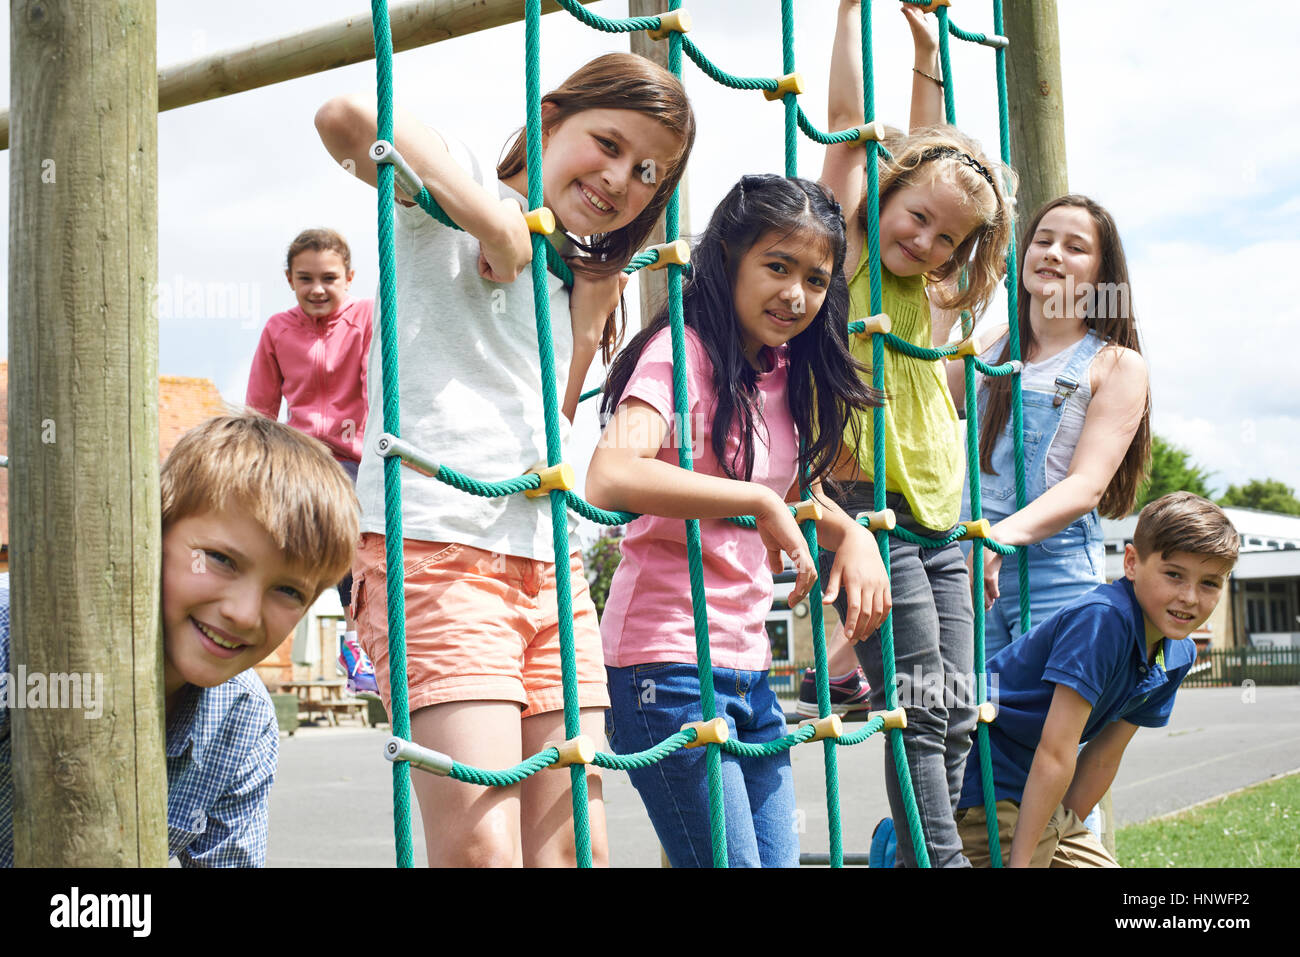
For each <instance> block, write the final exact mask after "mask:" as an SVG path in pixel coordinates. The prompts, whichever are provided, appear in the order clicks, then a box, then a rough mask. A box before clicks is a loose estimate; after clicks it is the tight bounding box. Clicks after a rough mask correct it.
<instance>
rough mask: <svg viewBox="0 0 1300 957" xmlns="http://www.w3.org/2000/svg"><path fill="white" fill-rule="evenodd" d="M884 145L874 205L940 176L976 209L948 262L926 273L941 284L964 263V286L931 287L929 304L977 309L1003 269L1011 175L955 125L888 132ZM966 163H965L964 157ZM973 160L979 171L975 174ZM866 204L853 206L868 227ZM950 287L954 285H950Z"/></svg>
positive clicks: (1012, 187) (1013, 183)
mask: <svg viewBox="0 0 1300 957" xmlns="http://www.w3.org/2000/svg"><path fill="white" fill-rule="evenodd" d="M885 147H886V149H888V150H889V151H890V153H891V154H892V156H891V157H890V158H888V159H887V158H885V156H884V154H883V153H882V154H881V158H880V183H879V190H878V191H879V193H880V208H881V209H882V210H883V209H884V208H885V203H886V202H888V200H889V197H890V196H892V195H893V194H894V192H895V191H897V190H900V189H906V188H907V187H909V186H916V185H919V184H922V183H928V182H934V181H935V180H941V181H943V182H947V183H951V184H952V185H954V186H956V187H957V188H958V189H960V190H961V191H962V193H963V194H964V195H965V196H966V197H967V198H968V201H969V203H970V205H971V206H972V207H973V208H974V209H975V211H976V213H978V215H979V218H980V222H979V225H978V226H976V227H975V228H974V229H973V230H971V233H970V235H969V236H967V237H966V238H965V239H964V240H963V241H962V242H961V244H960V245H958V246H957V248H956V249H954V250H953V253H952V256H951V257H949V259H948V261H947V262H946V263H944V264H943V265H942V266H940V267H939V268H938V269H936V270H935V271H934V272H932V273H930V274H929V275H928V278H929V280H930V281H931V282H932V283H936V284H942V283H944V281H945V280H947V279H949V278H951V277H952V276H954V275H956V274H957V272H958V271H959V270H960V269H961V268H962V267H963V266H966V267H967V280H968V282H967V286H966V288H965V289H960V290H959V289H955V288H954V289H953V291H952V292H951V293H950V294H945V293H944V292H943V291H942V289H941V288H940V287H939V286H938V285H936V286H932V287H931V293H932V299H933V301H934V303H935V305H937V306H939V307H940V308H942V309H954V310H960V309H970V310H971V311H972V312H975V313H977V314H978V313H980V312H983V311H984V309H985V308H986V307H987V306H988V304H989V301H990V300H991V299H992V298H993V293H994V291H995V290H996V288H997V284H998V280H999V279H1001V278H1002V274H1003V273H1004V272H1005V271H1006V258H1007V244H1008V243H1009V242H1010V241H1011V226H1012V215H1011V203H1010V198H1011V196H1013V195H1014V194H1015V190H1016V176H1015V173H1013V172H1012V171H1011V169H1010V168H1009V167H1006V166H1003V165H1002V164H1000V163H994V162H993V161H992V160H990V159H988V158H987V157H986V156H985V155H984V153H983V151H981V150H980V147H979V144H978V143H976V142H975V140H973V139H971V138H970V137H969V136H967V135H966V134H965V133H963V132H962V131H961V130H959V129H957V127H955V126H932V127H926V128H924V129H919V130H916V131H915V132H913V133H912V134H911V135H906V134H903V133H901V132H900V131H898V130H893V129H891V130H889V131H888V133H887V136H886V138H885ZM968 160H969V161H970V162H967V161H968ZM972 163H974V164H978V165H979V166H980V168H981V169H982V170H984V172H985V173H987V174H988V178H987V179H986V178H985V177H984V175H983V174H982V173H980V172H977V171H976V169H975V167H974V166H972V165H971V164H972ZM867 212H868V208H867V204H866V203H865V202H863V203H860V204H859V206H858V224H859V225H860V226H861V227H862V231H863V233H864V234H866V232H867V231H868V226H867ZM953 285H954V286H955V285H956V284H955V283H954V284H953Z"/></svg>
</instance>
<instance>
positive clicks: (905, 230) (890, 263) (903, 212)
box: [880, 179, 980, 276]
mask: <svg viewBox="0 0 1300 957" xmlns="http://www.w3.org/2000/svg"><path fill="white" fill-rule="evenodd" d="M979 223H980V217H979V213H978V211H977V210H976V209H975V207H974V206H973V205H972V204H971V202H970V200H969V198H968V197H967V196H966V194H965V193H964V192H963V191H962V190H961V188H960V187H958V186H956V185H955V184H953V183H950V182H948V181H946V180H942V179H931V180H929V181H923V182H918V183H914V184H912V185H910V186H900V187H899V188H898V189H896V190H894V191H893V192H892V193H890V195H889V198H888V199H887V200H886V201H885V204H884V206H882V207H881V210H880V261H881V262H882V263H884V266H885V268H886V269H888V270H889V271H890V272H892V273H893V274H894V275H895V276H920V275H923V274H925V273H929V272H933V271H934V270H936V269H938V268H939V267H940V266H942V265H943V264H944V263H946V262H947V261H948V260H949V259H951V258H952V254H953V253H954V252H955V251H956V249H957V247H958V246H960V245H961V244H962V242H963V241H964V240H965V239H966V237H967V236H969V235H970V234H971V231H972V230H974V229H975V227H976V226H978V225H979Z"/></svg>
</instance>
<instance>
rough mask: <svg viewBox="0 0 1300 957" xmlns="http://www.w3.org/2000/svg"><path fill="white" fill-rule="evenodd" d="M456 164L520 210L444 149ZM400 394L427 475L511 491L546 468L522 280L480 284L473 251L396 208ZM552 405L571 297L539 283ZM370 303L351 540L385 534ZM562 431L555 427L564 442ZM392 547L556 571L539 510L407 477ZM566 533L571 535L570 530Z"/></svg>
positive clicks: (462, 157)
mask: <svg viewBox="0 0 1300 957" xmlns="http://www.w3.org/2000/svg"><path fill="white" fill-rule="evenodd" d="M444 140H445V141H446V143H447V148H448V150H449V151H450V153H451V156H452V159H454V160H455V161H456V162H457V164H459V165H460V166H461V168H462V169H464V170H465V171H466V172H468V173H469V174H470V175H471V176H472V177H473V178H474V180H475V181H476V182H478V183H479V184H480V185H482V186H484V187H485V188H487V189H488V190H492V189H494V188H495V191H496V193H497V194H498V195H499V196H500V197H501V198H502V199H506V198H510V199H516V200H518V201H519V202H520V203H522V204H523V205H524V206H525V207H526V206H527V202H526V199H525V197H523V196H521V195H520V194H519V193H517V192H516V191H515V190H513V189H511V188H510V187H509V186H506V185H505V184H504V183H502V182H500V181H499V180H498V179H497V178H496V167H495V165H494V164H492V163H485V162H483V161H482V159H481V158H480V157H478V156H476V155H473V154H472V153H471V152H470V151H469V149H468V148H467V147H466V146H465V145H464V144H462V143H459V142H457V141H454V140H450V139H446V138H444ZM394 227H395V228H394V246H395V250H396V255H395V260H396V269H397V340H398V346H397V349H398V381H399V383H400V410H401V429H400V434H401V437H402V438H403V439H405V440H406V441H408V442H410V443H412V444H413V445H415V446H416V447H417V448H419V449H420V450H421V451H423V452H425V453H427V454H428V455H429V457H430V458H432V459H433V460H434V461H436V462H438V463H440V464H442V465H445V466H447V467H449V468H453V469H455V470H456V471H458V472H462V473H464V474H465V475H468V476H469V477H471V478H474V479H478V480H480V481H484V482H499V481H503V480H505V479H509V478H515V477H516V476H518V475H521V474H522V473H523V472H525V471H527V470H528V469H529V468H531V467H532V466H534V465H536V464H537V463H539V462H542V463H543V464H544V463H545V460H546V422H545V417H544V414H543V407H542V382H541V375H540V371H539V370H540V360H539V358H538V350H537V324H536V318H535V316H534V311H533V280H532V273H531V267H530V268H528V269H525V270H524V271H523V272H522V273H520V275H519V277H518V278H517V279H516V280H515V281H514V282H513V283H508V284H502V283H494V282H489V281H488V280H486V279H482V278H480V277H479V274H478V257H479V241H478V240H477V239H476V238H474V237H473V236H472V235H470V234H469V233H466V232H461V231H459V230H455V229H451V228H450V227H448V226H444V225H442V224H441V223H439V222H437V221H436V220H434V219H433V217H431V216H430V215H429V214H428V213H426V212H425V211H424V210H422V209H420V208H419V207H418V206H410V207H407V206H402V205H401V204H396V205H395V208H394ZM548 282H549V290H550V297H551V334H552V336H553V339H554V346H555V375H556V380H557V381H556V391H557V393H558V398H559V399H562V398H563V396H564V387H565V384H566V383H567V381H568V375H569V360H570V358H571V357H572V354H573V330H572V327H571V325H570V320H569V293H568V290H567V289H565V288H564V285H563V284H562V283H561V282H560V281H559V280H558V279H556V278H555V277H554V276H551V275H549V274H548ZM380 310H381V304H380V302H379V301H378V296H376V303H375V333H374V340H373V345H372V348H371V350H370V365H369V375H368V379H369V393H370V394H369V400H370V414H369V419H368V421H367V423H366V436H365V448H364V451H363V453H362V457H361V468H360V472H359V474H358V477H357V495H358V497H359V498H360V500H361V529H362V531H367V532H378V533H380V534H383V533H384V488H383V486H384V480H383V459H382V458H381V457H380V456H379V454H378V453H377V452H376V451H375V441H376V440H377V439H378V437H379V436H380V435H381V434H382V433H383V432H385V431H387V429H386V427H385V424H384V402H383V381H382V380H383V373H382V355H383V349H382V346H381V344H380V315H381V313H380ZM568 433H569V423H568V420H567V419H565V418H564V416H563V415H561V416H560V434H561V439H562V441H566V442H567V439H568ZM401 474H402V520H403V527H402V534H403V536H404V537H406V538H416V539H420V540H423V541H431V542H459V543H460V544H463V545H470V546H473V547H475V548H481V549H485V550H487V551H492V552H500V553H502V554H506V555H517V556H521V557H525V558H531V559H535V560H539V561H547V562H549V561H553V560H554V546H553V543H552V538H551V534H552V533H551V518H550V501H549V498H548V497H541V498H536V499H530V498H527V497H526V496H524V495H523V494H522V493H519V494H515V495H508V496H506V497H504V498H482V497H479V496H476V495H470V494H469V493H467V492H462V491H460V490H459V489H456V488H453V487H451V486H449V485H445V484H443V483H442V482H440V481H438V480H437V479H435V478H428V477H425V476H423V475H420V474H419V473H418V472H415V471H413V470H411V469H409V468H406V467H403V468H402V470H401ZM572 527H573V523H572V522H571V525H570V529H571V530H572Z"/></svg>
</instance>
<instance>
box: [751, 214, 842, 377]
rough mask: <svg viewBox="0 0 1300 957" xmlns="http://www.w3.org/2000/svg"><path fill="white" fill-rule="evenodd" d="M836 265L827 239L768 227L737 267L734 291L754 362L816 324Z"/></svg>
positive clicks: (757, 366) (805, 231)
mask: <svg viewBox="0 0 1300 957" xmlns="http://www.w3.org/2000/svg"><path fill="white" fill-rule="evenodd" d="M832 268H834V260H833V259H832V258H831V253H830V250H829V249H827V244H826V240H825V238H824V237H822V236H818V235H814V234H812V233H811V232H809V231H807V230H798V231H796V232H793V233H790V234H789V235H785V234H784V233H783V232H781V231H778V230H768V231H767V232H765V233H763V234H761V235H760V236H759V237H758V239H756V240H755V241H754V244H753V245H752V246H750V247H749V249H748V250H747V251H746V252H745V255H744V256H743V257H741V260H740V262H739V264H738V265H737V267H736V278H735V280H734V282H733V283H732V292H731V294H732V301H733V303H734V305H735V310H736V318H737V320H738V321H739V323H740V338H741V343H742V348H743V349H744V353H745V358H746V359H748V360H749V364H750V365H752V366H754V367H755V368H760V364H759V361H758V353H759V350H761V349H762V348H763V347H764V346H767V347H768V348H772V349H775V348H776V347H777V346H781V345H784V344H785V343H787V342H789V341H790V340H791V339H793V338H794V337H795V336H797V335H799V333H801V332H803V331H804V330H805V329H807V328H808V326H810V325H811V324H812V321H813V319H814V318H815V317H816V315H817V313H818V312H819V311H820V310H821V307H822V301H823V300H824V299H825V298H826V290H827V289H828V288H830V282H831V272H830V271H831V269H832Z"/></svg>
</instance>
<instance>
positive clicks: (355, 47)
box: [0, 0, 594, 149]
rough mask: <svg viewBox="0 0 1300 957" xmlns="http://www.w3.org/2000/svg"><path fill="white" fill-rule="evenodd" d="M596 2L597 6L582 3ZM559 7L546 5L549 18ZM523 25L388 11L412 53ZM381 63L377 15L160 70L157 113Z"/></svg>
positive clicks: (431, 4) (470, 6) (418, 7)
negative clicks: (374, 20) (378, 59)
mask: <svg viewBox="0 0 1300 957" xmlns="http://www.w3.org/2000/svg"><path fill="white" fill-rule="evenodd" d="M581 2H582V3H584V4H587V3H592V2H594V0H581ZM559 9H560V7H559V6H558V5H557V4H555V3H554V2H553V0H544V2H543V3H542V13H543V14H546V13H554V12H556V11H557V10H559ZM523 18H524V8H523V4H521V3H519V0H408V2H406V3H394V4H392V5H391V6H390V8H389V12H388V19H389V23H390V24H391V26H392V31H393V52H395V53H400V52H401V51H403V50H413V49H415V48H416V47H422V46H428V45H429V44H431V43H438V42H440V41H442V40H448V39H451V38H452V37H459V36H466V35H468V34H471V33H478V32H479V31H480V30H489V29H491V28H492V27H499V26H503V25H504V24H507V23H515V22H517V21H519V20H522V19H523ZM374 58H375V41H374V37H373V35H372V33H371V27H370V14H369V13H368V12H367V13H359V14H357V15H355V16H351V17H345V18H344V19H342V20H335V21H334V22H333V23H327V24H325V25H324V26H319V27H313V28H312V29H310V30H303V31H300V32H298V33H292V34H289V35H287V36H282V37H277V38H275V39H271V40H261V41H258V42H257V43H253V44H250V45H248V46H245V47H239V48H237V49H234V50H224V51H222V52H220V53H214V54H211V55H209V56H202V57H198V58H197V59H194V60H190V61H188V62H185V63H178V64H175V65H174V66H169V67H164V68H162V69H160V70H159V71H158V112H160V113H162V112H164V111H166V110H175V109H179V108H180V107H182V106H190V105H191V104H193V103H202V102H203V101H204V100H215V99H218V98H220V97H223V96H231V95H233V94H235V93H243V92H245V91H247V90H256V89H258V88H259V87H263V86H271V85H273V84H276V83H283V82H284V81H285V80H296V79H297V78H298V77H301V76H310V75H311V74H313V73H323V72H325V71H326V70H334V69H337V68H339V67H342V66H350V65H351V64H353V63H362V62H364V61H366V60H373V59H374ZM8 148H9V111H8V110H7V109H6V110H3V111H0V149H8Z"/></svg>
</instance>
